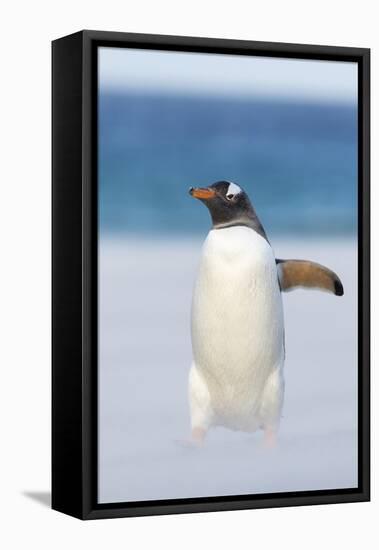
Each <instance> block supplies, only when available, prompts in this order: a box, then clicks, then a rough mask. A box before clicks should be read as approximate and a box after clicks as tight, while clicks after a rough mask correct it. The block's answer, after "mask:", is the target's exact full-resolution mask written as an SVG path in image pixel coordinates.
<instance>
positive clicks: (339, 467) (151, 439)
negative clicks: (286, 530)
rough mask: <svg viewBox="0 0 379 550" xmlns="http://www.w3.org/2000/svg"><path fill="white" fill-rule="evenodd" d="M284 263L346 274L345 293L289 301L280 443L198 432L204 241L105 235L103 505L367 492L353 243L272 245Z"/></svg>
mask: <svg viewBox="0 0 379 550" xmlns="http://www.w3.org/2000/svg"><path fill="white" fill-rule="evenodd" d="M272 243H273V245H274V248H275V251H276V255H277V256H278V257H280V258H300V259H311V260H314V261H317V262H319V263H323V264H325V265H327V266H328V267H330V268H331V269H333V270H335V271H336V272H337V273H338V275H339V276H340V277H341V280H342V282H343V284H344V288H345V295H344V296H343V297H341V298H339V297H335V296H333V295H331V294H327V293H322V292H317V291H305V290H297V291H295V292H291V293H288V294H283V299H284V314H285V327H286V363H285V381H286V392H285V404H284V410H283V418H282V424H281V429H280V437H279V444H278V447H277V448H276V449H274V450H266V449H264V448H263V447H262V433H261V432H257V433H256V434H245V433H242V432H232V431H229V430H226V429H223V428H217V429H214V430H213V431H211V432H210V433H209V436H208V438H207V441H206V444H205V446H204V447H203V448H201V449H193V448H188V447H185V446H183V445H181V444H180V443H178V440H181V439H185V438H186V437H188V435H189V412H188V400H187V379H188V373H189V367H190V363H191V342H190V332H189V320H190V305H191V295H192V285H193V281H194V277H195V274H196V268H197V264H198V261H199V257H200V247H201V241H200V240H197V239H192V240H191V239H184V238H183V239H180V240H179V239H177V240H160V239H157V240H147V239H146V240H144V239H138V238H135V239H132V238H109V237H107V238H105V237H103V238H102V239H101V241H100V261H99V282H100V285H99V306H100V308H99V502H102V503H105V502H119V501H138V500H149V499H173V498H190V497H203V496H216V495H235V494H257V493H267V492H282V491H302V490H317V489H336V488H346V487H355V486H357V249H356V241H355V240H354V239H347V238H346V239H341V240H327V239H324V240H310V239H308V240H305V239H304V240H301V239H299V240H294V239H284V238H283V239H274V238H273V239H272Z"/></svg>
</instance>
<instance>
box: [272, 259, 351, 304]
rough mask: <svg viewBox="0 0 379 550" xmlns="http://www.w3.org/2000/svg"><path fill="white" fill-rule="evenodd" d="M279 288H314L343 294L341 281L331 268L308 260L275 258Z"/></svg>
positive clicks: (287, 289) (283, 290) (284, 289)
mask: <svg viewBox="0 0 379 550" xmlns="http://www.w3.org/2000/svg"><path fill="white" fill-rule="evenodd" d="M276 264H277V269H278V278H279V284H280V289H281V290H282V292H288V291H290V290H295V289H296V288H314V289H318V290H324V291H326V292H331V293H333V294H335V295H336V296H343V293H344V290H343V286H342V283H341V281H340V279H339V277H338V275H336V273H334V271H332V270H331V269H328V268H327V267H325V266H323V265H321V264H317V263H316V262H310V261H308V260H280V259H276Z"/></svg>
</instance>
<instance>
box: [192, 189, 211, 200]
mask: <svg viewBox="0 0 379 550" xmlns="http://www.w3.org/2000/svg"><path fill="white" fill-rule="evenodd" d="M189 193H190V195H192V197H195V199H203V200H208V199H211V198H213V197H214V196H215V195H216V192H215V191H214V190H213V189H209V188H208V189H207V188H203V187H191V188H190V190H189Z"/></svg>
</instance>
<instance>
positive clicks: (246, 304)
mask: <svg viewBox="0 0 379 550" xmlns="http://www.w3.org/2000/svg"><path fill="white" fill-rule="evenodd" d="M189 192H190V194H191V195H192V197H195V198H196V199H199V200H200V201H201V202H202V203H203V204H205V205H206V206H207V208H208V210H209V212H210V215H211V218H212V224H213V227H212V229H211V230H210V232H209V234H208V236H207V238H206V240H205V243H204V245H203V249H202V255H201V260H200V266H199V271H198V275H197V279H196V282H195V286H194V292H193V300H192V314H191V336H192V350H193V362H192V366H191V370H190V375H189V401H190V413H191V428H192V437H191V440H192V442H193V443H195V444H201V443H202V442H203V440H204V437H205V435H206V433H207V431H208V430H209V429H210V428H211V427H214V426H224V427H226V428H230V429H232V430H241V431H245V432H254V431H256V430H259V429H262V430H263V431H264V434H265V435H264V441H265V443H266V445H267V446H273V445H274V444H275V440H276V434H277V430H278V427H279V421H280V416H281V411H282V406H283V394H284V378H283V364H284V355H285V351H284V322H283V304H282V296H281V292H284V291H289V290H293V289H295V288H298V287H307V288H317V289H320V290H326V291H329V292H331V293H333V294H335V295H337V296H342V294H343V287H342V283H341V281H340V279H339V278H338V277H337V275H336V274H335V273H333V271H331V270H330V269H327V268H326V267H324V266H322V265H319V264H316V263H314V262H310V261H303V260H278V259H275V255H274V252H273V249H272V248H271V245H270V243H269V241H268V239H267V236H266V233H265V230H264V229H263V226H262V224H261V222H260V221H259V218H258V216H257V214H256V213H255V210H254V208H253V206H252V205H251V203H250V200H249V198H248V196H247V194H246V193H245V192H244V191H243V189H242V188H241V187H239V186H238V185H236V184H235V183H232V182H229V181H219V182H216V183H214V184H212V185H210V186H209V187H206V188H193V187H191V188H190V190H189Z"/></svg>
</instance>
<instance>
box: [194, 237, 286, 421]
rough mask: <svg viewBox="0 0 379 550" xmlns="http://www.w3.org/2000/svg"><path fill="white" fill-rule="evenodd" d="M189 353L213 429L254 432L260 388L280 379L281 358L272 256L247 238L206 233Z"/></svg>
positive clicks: (261, 243) (264, 243) (258, 241)
mask: <svg viewBox="0 0 379 550" xmlns="http://www.w3.org/2000/svg"><path fill="white" fill-rule="evenodd" d="M192 347H193V359H194V367H195V368H196V369H197V371H198V373H199V375H200V377H201V378H202V380H203V381H204V382H205V385H206V387H207V390H208V392H209V397H210V402H211V407H212V411H213V413H214V420H213V423H219V424H223V425H226V426H229V427H232V428H236V429H245V428H246V429H249V427H250V429H256V428H257V427H258V426H255V425H254V423H257V422H258V423H259V422H260V419H259V410H260V408H261V407H262V398H263V396H264V393H265V387H266V393H267V386H268V384H267V381H268V380H269V378H270V375H272V373H274V372H275V371H278V370H280V374H279V376H281V368H282V364H283V358H284V350H283V309H282V299H281V293H280V289H279V284H278V275H277V269H276V263H275V258H274V254H273V251H272V248H271V246H270V245H269V244H268V243H267V241H266V240H265V239H263V237H261V236H260V235H258V234H257V233H256V232H255V231H254V230H252V229H249V228H247V227H243V226H240V227H230V228H224V229H218V230H212V231H211V232H210V233H209V235H208V237H207V239H206V241H205V243H204V247H203V252H202V257H201V261H200V267H199V273H198V277H197V280H196V283H195V288H194V294H193V303H192ZM195 391H196V389H195Z"/></svg>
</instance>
